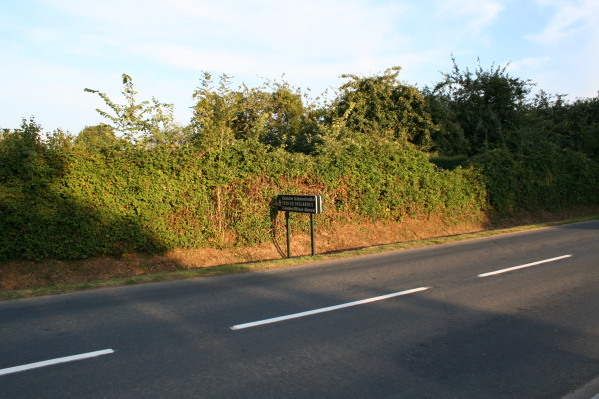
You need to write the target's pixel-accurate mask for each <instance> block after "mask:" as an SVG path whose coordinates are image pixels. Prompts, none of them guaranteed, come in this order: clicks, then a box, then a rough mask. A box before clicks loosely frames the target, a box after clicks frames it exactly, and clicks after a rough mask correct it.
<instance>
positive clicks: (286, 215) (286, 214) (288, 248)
mask: <svg viewBox="0 0 599 399" xmlns="http://www.w3.org/2000/svg"><path fill="white" fill-rule="evenodd" d="M285 224H286V225H287V257H288V258H291V233H290V232H289V212H285Z"/></svg>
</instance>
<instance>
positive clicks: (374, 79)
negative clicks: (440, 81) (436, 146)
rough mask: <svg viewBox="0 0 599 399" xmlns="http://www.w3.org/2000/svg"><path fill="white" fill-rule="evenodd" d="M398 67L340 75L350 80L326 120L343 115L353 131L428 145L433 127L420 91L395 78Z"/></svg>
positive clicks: (342, 89) (341, 89)
mask: <svg viewBox="0 0 599 399" xmlns="http://www.w3.org/2000/svg"><path fill="white" fill-rule="evenodd" d="M400 70H401V68H400V67H393V68H389V69H387V70H386V71H385V72H384V73H383V74H382V75H378V76H368V77H360V76H356V75H343V76H342V77H344V78H347V79H349V81H348V82H346V83H345V84H344V85H342V86H341V88H340V94H339V96H338V97H337V99H336V101H335V103H334V104H333V106H332V109H331V114H330V117H329V118H330V119H329V120H330V121H331V122H332V121H333V120H335V119H338V118H342V119H344V120H345V126H346V127H347V128H348V129H350V130H352V131H355V132H359V133H363V134H368V135H373V136H379V137H384V138H388V139H391V140H400V139H401V140H407V141H410V142H412V143H414V144H418V145H420V146H424V147H428V146H429V145H430V144H431V142H430V137H431V133H432V132H433V131H434V130H435V129H436V127H435V125H434V123H433V121H432V119H431V117H430V114H429V113H428V111H427V105H426V102H425V100H424V97H423V96H422V93H421V92H420V91H419V90H418V89H417V88H415V87H413V86H410V85H407V84H405V83H402V82H400V81H399V80H398V78H397V77H398V75H399V71H400Z"/></svg>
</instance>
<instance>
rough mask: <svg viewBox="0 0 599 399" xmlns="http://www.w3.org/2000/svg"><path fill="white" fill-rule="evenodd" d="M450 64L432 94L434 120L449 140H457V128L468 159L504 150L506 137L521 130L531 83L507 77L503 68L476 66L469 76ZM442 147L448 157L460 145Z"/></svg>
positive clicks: (508, 138)
mask: <svg viewBox="0 0 599 399" xmlns="http://www.w3.org/2000/svg"><path fill="white" fill-rule="evenodd" d="M452 60H453V70H452V72H451V73H447V74H444V80H443V81H442V82H441V83H439V84H437V86H436V87H435V89H434V91H433V93H435V94H436V95H437V96H438V101H440V102H441V105H440V106H439V105H437V106H436V107H433V108H432V109H433V110H436V111H437V113H436V117H437V118H438V119H440V120H441V121H443V123H442V124H443V126H444V129H445V130H447V131H449V132H450V137H452V136H453V137H458V138H459V136H460V134H459V130H458V129H456V128H457V126H459V129H461V131H462V132H463V136H464V138H465V140H466V142H467V148H466V151H467V153H468V154H469V155H475V154H478V153H481V152H484V151H486V150H489V149H494V148H501V147H505V146H506V145H507V144H508V142H509V140H510V133H511V132H512V131H514V130H517V129H519V128H520V127H521V122H522V110H523V109H524V105H525V100H526V96H527V94H528V93H529V92H530V90H531V83H530V82H529V81H527V80H521V79H519V78H514V77H511V76H510V75H509V74H508V73H507V65H506V66H504V67H499V66H497V67H495V66H492V67H491V68H490V69H489V70H484V69H483V68H482V67H481V66H480V64H479V66H478V68H477V69H476V70H475V71H474V72H471V71H470V70H469V69H466V70H461V69H460V68H459V67H458V65H457V63H456V60H455V58H452ZM446 107H447V108H448V110H447V109H446ZM447 111H449V112H447ZM456 124H457V126H456ZM442 144H443V150H445V151H447V153H448V154H451V155H453V154H457V153H459V152H460V150H461V147H462V145H463V143H462V142H461V140H459V141H457V142H456V145H457V146H458V147H457V148H451V147H450V148H447V147H448V145H447V144H448V143H442Z"/></svg>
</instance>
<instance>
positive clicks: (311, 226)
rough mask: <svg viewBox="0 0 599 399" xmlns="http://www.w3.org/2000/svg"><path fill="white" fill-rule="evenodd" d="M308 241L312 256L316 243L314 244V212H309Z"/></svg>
mask: <svg viewBox="0 0 599 399" xmlns="http://www.w3.org/2000/svg"><path fill="white" fill-rule="evenodd" d="M310 241H311V242H312V256H314V255H316V245H315V244H314V214H313V213H311V214H310Z"/></svg>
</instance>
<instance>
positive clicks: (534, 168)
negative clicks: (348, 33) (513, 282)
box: [0, 61, 599, 260]
mask: <svg viewBox="0 0 599 399" xmlns="http://www.w3.org/2000/svg"><path fill="white" fill-rule="evenodd" d="M398 74H399V68H391V69H389V70H387V71H385V72H384V73H382V74H380V75H377V76H368V77H360V76H355V75H345V78H346V79H347V82H346V83H345V84H344V85H342V86H341V87H340V88H339V90H338V92H337V95H336V97H335V98H334V99H333V100H331V101H329V102H328V103H320V102H318V101H313V102H310V100H308V99H307V97H306V96H305V95H303V94H302V93H301V91H300V90H299V89H295V88H292V87H291V86H289V85H288V84H287V83H280V82H270V81H268V82H266V83H265V84H264V86H263V87H260V88H252V89H250V88H248V87H246V86H244V85H242V86H241V87H239V88H237V89H232V88H231V84H230V82H229V78H228V77H227V76H226V75H224V76H222V77H221V78H220V79H219V80H218V81H217V82H215V81H214V80H213V78H212V76H211V75H210V74H208V73H206V74H204V76H203V77H202V79H201V85H200V87H199V88H198V89H196V90H195V92H194V98H195V100H196V105H195V107H194V112H193V117H192V119H191V121H190V123H189V124H188V125H186V126H180V125H177V124H176V123H174V121H173V113H172V105H169V104H162V103H159V102H158V101H156V100H155V99H152V101H142V102H138V101H137V99H136V94H137V93H136V92H135V91H134V87H133V83H132V79H131V77H129V76H128V75H123V84H124V87H125V89H124V92H123V94H124V97H125V104H124V105H119V104H116V103H114V102H113V101H112V100H111V99H110V98H108V96H106V95H105V94H103V93H100V92H98V91H96V90H89V89H86V90H87V91H89V92H91V94H97V95H100V97H101V98H102V99H103V100H104V101H105V102H106V104H107V106H108V108H109V109H110V110H109V111H108V112H106V111H100V112H101V113H102V115H104V116H106V117H107V119H108V120H109V122H110V124H106V125H98V126H91V127H87V128H86V129H84V130H83V131H81V132H80V133H79V134H78V135H77V136H71V135H70V134H68V133H65V132H62V131H60V130H57V131H54V132H52V133H43V131H42V128H41V126H39V125H37V124H36V123H35V120H34V119H33V118H31V119H30V120H23V124H22V126H21V127H20V128H17V129H3V130H2V131H1V133H0V231H1V232H2V234H1V238H0V259H3V260H8V259H34V260H41V259H48V258H58V259H77V258H86V257H90V256H94V255H99V254H122V253H126V252H131V251H138V252H145V253H160V252H164V251H167V250H170V249H174V248H197V247H215V248H230V247H233V246H247V245H256V244H260V243H264V242H267V241H269V240H271V239H272V237H271V233H272V228H273V223H274V221H275V219H276V214H275V212H274V211H273V208H272V199H273V198H275V197H276V196H277V195H279V194H320V195H322V197H323V204H324V207H325V212H324V213H323V214H322V215H319V224H320V225H321V226H322V227H321V228H324V229H326V227H327V226H329V225H331V224H333V223H344V222H346V223H351V222H352V221H356V220H371V221H401V220H402V219H403V218H405V217H410V218H414V217H419V218H426V217H428V216H429V215H432V214H434V215H436V216H441V217H442V218H444V219H447V220H454V221H456V222H457V221H461V220H468V219H469V218H472V217H473V215H480V214H481V213H483V212H487V213H493V214H495V215H499V216H508V215H510V214H512V213H514V212H518V211H520V210H524V211H531V212H534V211H539V210H556V209H563V208H567V207H570V206H576V205H597V204H598V202H599V162H598V157H599V98H597V97H596V98H590V99H578V100H576V101H575V102H572V103H569V102H566V101H565V99H564V97H563V96H551V95H548V94H547V93H544V92H542V91H541V92H540V93H539V94H537V95H536V96H531V95H530V91H531V87H532V84H531V83H530V82H529V81H524V80H521V79H518V78H514V77H511V76H509V75H508V74H507V72H506V69H505V68H501V67H497V68H496V67H492V68H491V69H490V70H483V69H482V68H480V67H479V68H478V69H477V70H475V71H474V72H471V71H469V70H465V71H463V70H460V68H458V67H457V65H456V63H455V61H454V69H453V71H452V72H451V73H449V74H445V75H443V78H444V79H443V81H441V82H440V83H439V84H438V85H436V86H435V87H433V88H424V89H417V88H416V87H413V86H410V85H408V84H406V83H402V82H400V81H399V80H398ZM294 223H295V225H294V228H297V229H303V228H305V227H306V226H304V225H303V224H305V223H307V222H306V221H304V220H302V219H301V218H298V219H296V220H294Z"/></svg>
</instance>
